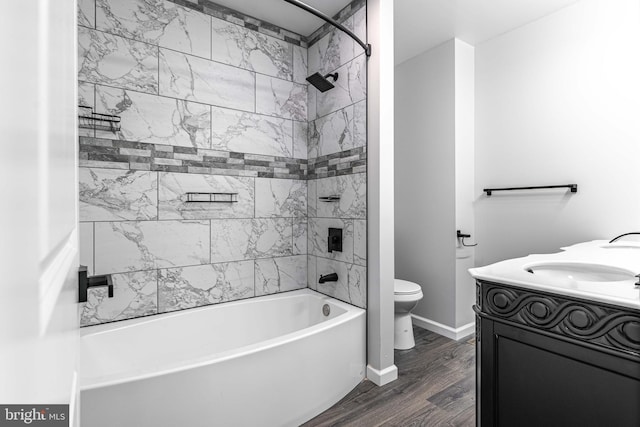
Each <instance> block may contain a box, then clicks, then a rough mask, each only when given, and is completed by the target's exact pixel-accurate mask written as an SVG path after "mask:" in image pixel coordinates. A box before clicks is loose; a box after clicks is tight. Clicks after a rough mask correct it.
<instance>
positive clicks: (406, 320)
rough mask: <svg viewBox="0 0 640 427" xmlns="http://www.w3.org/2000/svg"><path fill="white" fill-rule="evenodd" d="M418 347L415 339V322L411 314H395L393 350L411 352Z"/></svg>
mask: <svg viewBox="0 0 640 427" xmlns="http://www.w3.org/2000/svg"><path fill="white" fill-rule="evenodd" d="M415 346H416V341H415V340H414V339H413V322H412V321H411V314H410V313H395V320H394V337H393V348H395V349H396V350H409V349H410V348H413V347H415Z"/></svg>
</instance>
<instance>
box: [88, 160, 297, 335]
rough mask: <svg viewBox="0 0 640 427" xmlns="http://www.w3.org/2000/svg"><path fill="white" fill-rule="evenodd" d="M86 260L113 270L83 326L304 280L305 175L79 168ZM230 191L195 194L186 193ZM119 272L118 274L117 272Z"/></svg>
mask: <svg viewBox="0 0 640 427" xmlns="http://www.w3.org/2000/svg"><path fill="white" fill-rule="evenodd" d="M79 175H80V221H81V223H80V259H81V262H82V263H83V264H84V265H87V266H88V267H89V272H90V273H89V274H90V275H94V274H111V275H112V277H113V278H114V285H115V289H114V298H107V297H106V294H105V292H103V290H101V289H95V290H94V289H92V290H90V291H89V295H90V297H89V300H88V301H87V303H85V304H83V305H82V308H81V321H82V325H84V326H87V325H93V324H97V323H103V322H108V321H115V320H121V319H126V318H131V317H138V316H145V315H150V314H156V313H162V312H167V311H174V310H181V309H185V308H190V307H197V306H201V305H206V304H214V303H220V302H225V301H231V300H235V299H240V298H249V297H253V296H258V295H265V294H270V293H275V292H284V291H288V290H293V289H299V288H302V287H306V286H307V249H306V245H307V235H306V234H307V222H306V221H307V181H304V180H289V179H277V178H255V177H234V176H222V175H207V174H187V173H173V172H154V171H134V170H119V169H103V168H88V167H81V168H80V174H79ZM200 191H206V192H231V193H236V194H237V202H234V203H190V202H188V201H187V200H186V196H185V193H186V192H200ZM116 278H117V281H116Z"/></svg>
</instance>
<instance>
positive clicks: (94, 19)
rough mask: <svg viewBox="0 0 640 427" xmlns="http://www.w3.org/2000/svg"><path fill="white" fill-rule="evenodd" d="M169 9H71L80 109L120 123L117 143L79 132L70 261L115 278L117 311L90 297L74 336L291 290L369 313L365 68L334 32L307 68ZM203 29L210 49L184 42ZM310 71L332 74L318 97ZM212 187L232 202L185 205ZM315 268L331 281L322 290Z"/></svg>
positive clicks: (291, 38) (275, 38)
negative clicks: (321, 68)
mask: <svg viewBox="0 0 640 427" xmlns="http://www.w3.org/2000/svg"><path fill="white" fill-rule="evenodd" d="M176 3H180V4H182V3H191V4H190V5H188V7H191V6H192V5H194V4H195V3H193V2H191V1H190V0H189V1H184V2H173V3H169V2H162V1H155V2H142V1H131V0H128V1H126V2H123V1H115V0H112V1H105V0H97V5H96V7H93V13H92V6H93V1H91V0H80V2H79V6H80V10H79V24H80V27H79V34H80V35H81V37H80V38H81V40H80V49H81V51H80V62H81V67H80V74H79V80H80V81H79V97H80V101H79V102H80V103H81V104H84V105H91V106H94V107H95V109H96V111H98V112H102V111H105V112H112V113H116V114H119V115H121V116H122V118H123V119H122V130H121V131H120V132H118V133H117V134H115V135H114V134H113V133H106V132H100V131H90V130H89V131H87V130H85V129H81V130H80V131H81V135H82V137H81V141H80V165H81V170H80V174H81V179H80V186H81V188H80V193H81V194H80V199H81V220H82V221H83V222H81V224H80V241H81V262H82V263H83V264H87V265H89V268H90V271H91V272H93V274H100V272H112V273H111V274H112V277H113V281H114V286H115V288H116V291H115V294H114V298H106V292H105V291H104V290H102V289H95V290H91V291H90V292H89V301H88V303H87V304H85V305H84V307H83V310H82V323H83V325H89V324H96V323H102V322H107V321H114V320H120V319H126V318H131V317H138V316H144V315H149V314H155V313H158V312H166V311H173V310H179V309H185V308H190V307H197V306H200V305H206V304H213V303H219V302H224V301H231V300H235V299H240V298H248V297H253V296H258V295H264V294H269V293H274V292H283V291H288V290H293V289H298V288H299V287H300V286H302V287H305V286H307V285H306V284H305V276H306V277H309V278H310V280H309V284H308V285H309V286H310V287H312V288H313V289H317V290H319V291H320V292H324V293H327V294H329V295H332V296H335V297H337V298H339V299H342V300H344V301H346V302H350V303H353V304H356V305H359V306H361V307H365V306H366V204H365V200H366V194H365V192H366V178H365V176H366V175H365V173H364V172H365V171H366V131H364V130H365V129H366V117H364V114H360V118H358V111H360V112H364V111H365V107H364V105H365V102H366V101H364V99H365V87H366V76H365V73H364V72H363V71H364V65H365V63H364V61H365V59H364V56H363V55H360V56H359V55H358V52H357V50H355V49H353V46H352V44H350V43H349V42H348V41H347V43H346V45H345V41H344V40H345V39H344V38H341V37H339V34H337V33H335V32H332V31H331V30H329V31H325V35H321V36H320V37H318V40H317V41H318V46H315V47H314V46H312V47H314V48H315V50H314V51H313V52H311V51H310V52H309V55H310V58H309V61H307V59H308V58H307V49H305V47H306V43H305V41H304V38H299V39H297V40H299V41H296V37H295V36H297V35H293V33H290V32H287V31H286V30H277V27H274V26H270V27H269V24H266V23H263V24H265V25H262V26H260V25H257V24H256V21H257V20H254V19H253V18H251V17H246V16H245V17H243V18H241V17H242V15H241V14H238V13H237V12H235V11H230V10H229V9H226V11H224V10H223V9H224V8H222V7H218V8H217V9H216V8H215V7H214V6H213V4H211V3H210V2H207V1H204V2H203V1H199V2H198V4H199V5H200V6H203V5H204V4H205V3H206V4H207V5H206V6H203V11H205V13H208V14H211V15H212V16H214V17H215V18H222V19H223V20H224V21H226V22H223V21H222V20H218V19H215V18H210V17H204V16H205V15H202V14H199V13H196V12H193V11H189V10H188V9H185V8H182V7H180V6H179V5H178V4H176ZM356 3H357V2H354V3H353V4H352V5H354V4H356ZM352 5H350V6H348V7H347V8H345V10H347V9H349V10H348V11H347V12H345V13H344V15H343V18H344V21H345V22H344V24H345V25H346V26H348V27H350V28H352V29H355V30H356V32H361V31H363V27H362V23H363V22H364V21H363V20H362V18H357V16H359V17H363V16H364V10H362V11H359V10H357V8H356V7H353V6H352ZM215 6H217V5H215ZM221 8H222V9H221ZM196 9H197V8H196ZM205 9H206V10H205ZM134 11H135V13H134ZM212 11H213V12H212ZM343 12H344V11H343ZM359 12H360V13H359ZM341 13H342V12H341ZM141 16H142V17H143V18H144V17H146V18H148V21H146V22H145V23H144V24H141V22H140V19H141V18H140V17H141ZM144 20H145V19H143V21H144ZM205 21H211V23H212V24H211V27H210V31H211V38H208V37H201V38H197V40H195V38H196V37H193V36H194V35H197V34H198V33H202V32H203V31H207V30H209V28H207V27H206V26H205V25H203V23H205ZM241 21H242V22H241ZM157 22H162V23H166V24H167V25H166V26H164V27H162V26H160V27H158V26H157ZM357 22H361V24H357ZM230 23H232V24H233V25H232V24H230ZM235 24H239V25H235ZM255 25H257V27H254V26H255ZM359 25H360V26H359ZM96 26H97V29H96ZM187 30H188V31H187ZM298 37H299V36H298ZM211 40H213V45H211V43H210V41H211ZM207 43H209V44H207ZM215 46H224V49H225V50H226V52H227V54H225V55H221V54H220V51H218V50H216V49H214V48H213V47H215ZM207 48H208V49H209V54H207ZM254 51H257V53H258V55H257V56H255V55H254V56H252V55H251V54H249V53H250V52H254ZM288 58H291V60H289V59H288ZM319 58H320V59H319ZM154 59H155V60H156V64H153V63H152V62H153V60H154ZM265 59H266V61H265ZM327 61H328V62H327ZM307 62H313V64H308V63H307ZM318 62H321V63H329V64H333V65H335V66H338V70H339V72H341V76H343V80H342V82H343V83H342V86H339V85H338V86H337V88H336V89H337V90H335V92H334V93H333V94H329V96H327V95H321V96H317V94H316V91H315V90H314V89H313V88H312V89H311V90H309V91H307V87H306V84H305V81H304V78H305V77H306V75H307V73H311V72H313V71H311V66H316V65H315V64H317V63H318ZM333 65H331V66H333ZM232 69H234V70H237V71H233V72H231V70H232ZM187 70H188V71H189V73H191V76H187ZM193 71H195V72H193ZM192 72H193V73H192ZM154 75H155V77H154ZM246 75H250V76H252V77H253V88H252V89H253V92H254V95H253V97H254V100H253V105H251V104H250V101H249V100H250V98H249V97H246V98H245V97H244V96H245V95H244V94H245V93H246V90H247V88H249V86H251V85H250V83H251V81H250V80H249V79H247V80H246V82H247V83H246V85H245V84H243V83H242V81H243V80H242V79H243V78H244V76H246ZM163 76H165V77H163ZM225 76H227V77H225ZM211 79H218V81H219V82H223V83H224V81H225V79H227V81H229V84H228V85H226V86H228V87H225V85H224V84H223V85H222V86H223V87H217V88H213V87H212V86H211V85H210V84H209V82H210V81H211ZM229 79H231V80H229ZM236 79H239V80H236ZM238 83H239V84H238ZM243 85H245V86H244V87H245V89H242V88H243ZM218 86H220V85H218ZM214 89H215V90H214ZM267 93H269V96H267ZM308 141H309V142H308ZM251 183H253V187H252V185H251ZM363 184H365V185H363ZM194 188H195V189H196V190H194ZM218 188H225V189H226V190H229V189H237V190H238V193H239V195H241V196H242V197H241V199H240V200H241V201H240V202H239V203H238V204H237V205H235V204H234V206H233V208H231V209H229V207H228V206H227V207H225V208H220V207H219V206H215V207H208V208H204V207H195V206H189V204H187V203H184V200H182V199H183V195H184V192H186V191H217V190H216V189H218ZM226 190H225V191H226ZM350 190H353V191H355V193H354V192H353V191H352V192H351V193H350V192H349V191H350ZM234 191H235V190H234ZM336 191H346V193H345V194H344V195H343V197H342V200H341V202H340V203H339V204H337V205H336V206H333V207H328V206H322V207H320V208H319V209H318V207H317V206H315V205H316V197H320V196H322V195H323V194H324V193H323V192H327V194H326V195H332V194H334V192H336ZM154 192H155V196H154ZM307 192H309V195H308V196H307ZM311 192H313V195H312V194H311ZM329 192H330V193H332V194H328V193H329ZM307 205H309V206H307ZM311 205H313V206H311ZM307 210H308V212H307ZM319 212H320V214H321V215H322V216H324V215H327V217H326V218H322V217H319V216H317V215H318V213H319ZM84 221H86V222H84ZM329 223H332V224H333V223H336V224H338V223H339V225H341V226H343V227H344V229H345V230H346V233H345V248H349V249H348V251H347V253H346V252H343V254H342V255H341V256H338V255H334V256H333V257H329V256H330V255H331V254H326V253H323V251H321V250H320V249H319V248H320V246H319V245H322V244H323V241H322V233H320V232H318V227H324V226H327V224H329ZM309 231H311V233H309ZM308 234H309V235H308ZM167 242H171V244H169V245H167ZM325 256H326V257H327V258H325ZM326 269H333V270H334V271H337V272H339V276H340V280H339V281H338V282H335V283H328V284H325V285H324V286H322V285H321V286H320V287H319V288H318V284H317V283H315V282H316V281H317V280H316V279H317V277H316V274H318V273H322V274H326V273H323V270H326Z"/></svg>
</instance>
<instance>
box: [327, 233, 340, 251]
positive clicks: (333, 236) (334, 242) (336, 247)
mask: <svg viewBox="0 0 640 427" xmlns="http://www.w3.org/2000/svg"><path fill="white" fill-rule="evenodd" d="M328 241H329V248H328V251H329V252H333V251H336V252H342V228H330V229H329V238H328Z"/></svg>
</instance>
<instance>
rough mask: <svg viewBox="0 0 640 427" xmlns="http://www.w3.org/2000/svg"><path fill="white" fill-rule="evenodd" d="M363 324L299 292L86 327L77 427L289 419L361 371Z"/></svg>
mask: <svg viewBox="0 0 640 427" xmlns="http://www.w3.org/2000/svg"><path fill="white" fill-rule="evenodd" d="M324 304H328V305H329V306H330V309H331V313H330V315H329V316H324V315H323V313H322V307H323V305H324ZM365 323H366V322H365V311H364V310H361V309H359V308H357V307H353V306H350V305H348V304H344V303H342V302H340V301H337V300H335V299H333V298H329V297H326V296H324V295H322V294H319V293H316V292H314V291H312V290H309V289H302V290H299V291H293V292H287V293H284V294H279V295H272V296H265V297H259V298H253V299H247V300H243V301H236V302H231V303H226V304H221V305H214V306H207V307H201V308H198V309H192V310H186V311H180V312H175V313H167V314H162V315H159V316H152V317H147V318H141V319H132V320H126V321H123V322H117V323H112V324H106V325H99V326H92V327H89V328H84V329H83V330H82V338H81V353H80V357H81V359H80V375H81V379H80V386H81V425H82V427H103V426H104V427H116V426H117V427H128V426H132V427H134V426H135V427H145V426H150V427H151V426H153V427H161V426H167V427H178V426H185V427H197V426H207V427H212V426H223V427H227V426H251V427H253V426H260V427H271V426H297V425H299V424H300V423H302V422H304V421H307V420H309V419H311V418H312V417H314V416H315V415H317V414H319V413H321V412H322V411H324V410H325V409H327V408H329V407H331V406H332V405H333V404H334V403H336V402H337V401H338V400H340V398H342V397H343V396H344V395H346V394H347V393H348V392H349V391H350V390H352V389H353V388H354V387H355V386H356V385H357V384H358V383H359V382H360V381H361V380H362V379H363V378H364V371H365V363H366V361H365Z"/></svg>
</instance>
